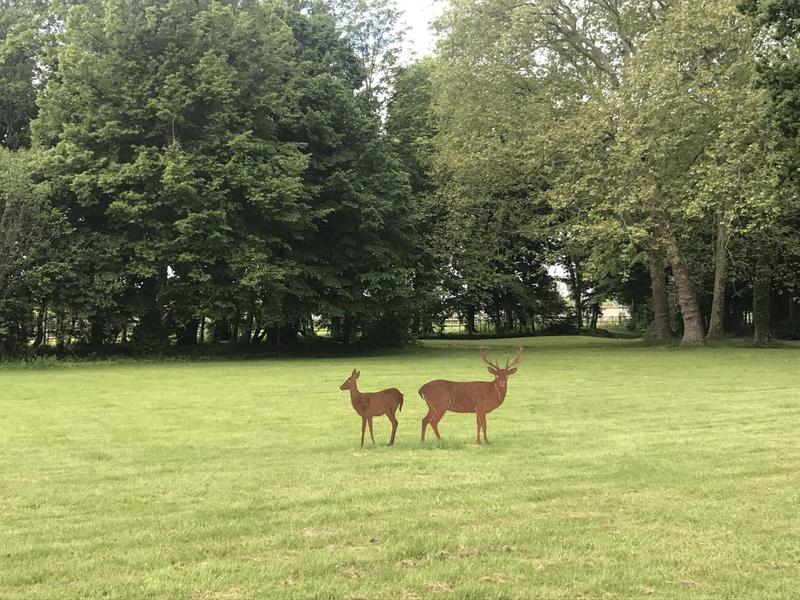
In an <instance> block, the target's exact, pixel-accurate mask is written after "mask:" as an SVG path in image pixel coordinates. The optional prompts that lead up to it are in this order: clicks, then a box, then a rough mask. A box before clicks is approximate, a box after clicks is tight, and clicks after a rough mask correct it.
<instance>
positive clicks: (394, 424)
mask: <svg viewBox="0 0 800 600" xmlns="http://www.w3.org/2000/svg"><path fill="white" fill-rule="evenodd" d="M386 416H387V417H389V421H391V423H392V437H391V438H390V439H389V445H390V446H394V434H395V433H397V417H395V416H394V412H392V411H389V412H387V413H386Z"/></svg>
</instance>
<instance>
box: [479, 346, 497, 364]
mask: <svg viewBox="0 0 800 600" xmlns="http://www.w3.org/2000/svg"><path fill="white" fill-rule="evenodd" d="M487 352H489V349H488V348H487V347H486V346H482V347H481V358H482V359H483V362H485V363H486V364H487V365H489V366H490V367H494V368H495V369H499V368H500V366H499V365H497V364H495V363H493V362H492V361H490V360H489V357H488V356H486V353H487Z"/></svg>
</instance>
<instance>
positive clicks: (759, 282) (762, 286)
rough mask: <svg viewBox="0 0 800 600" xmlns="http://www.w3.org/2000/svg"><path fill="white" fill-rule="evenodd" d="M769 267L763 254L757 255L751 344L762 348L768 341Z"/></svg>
mask: <svg viewBox="0 0 800 600" xmlns="http://www.w3.org/2000/svg"><path fill="white" fill-rule="evenodd" d="M769 300H770V269H769V263H768V262H767V260H766V258H764V257H763V256H759V257H758V262H757V263H756V270H755V274H754V277H753V326H754V329H755V333H754V335H753V345H754V346H756V347H757V348H763V347H764V346H766V345H767V344H768V343H769V339H770V331H769V317H770V314H769Z"/></svg>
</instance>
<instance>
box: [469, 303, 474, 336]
mask: <svg viewBox="0 0 800 600" xmlns="http://www.w3.org/2000/svg"><path fill="white" fill-rule="evenodd" d="M473 333H475V307H474V306H468V307H467V334H468V335H472V334H473Z"/></svg>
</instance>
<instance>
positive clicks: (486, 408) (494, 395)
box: [419, 346, 523, 444]
mask: <svg viewBox="0 0 800 600" xmlns="http://www.w3.org/2000/svg"><path fill="white" fill-rule="evenodd" d="M487 352H488V349H487V348H481V357H482V358H483V361H484V362H485V363H486V364H487V365H489V373H491V374H492V375H494V381H446V380H444V379H435V380H433V381H429V382H428V383H426V384H425V385H423V386H422V387H421V388H419V395H420V396H422V399H423V400H425V403H426V404H427V405H428V414H427V415H425V417H423V419H422V441H423V442H424V441H425V430H426V429H427V428H428V425H430V426H431V428H432V429H433V433H435V434H436V438H437V439H442V437H441V436H440V435H439V421H441V420H442V417H443V416H444V413H446V412H447V411H448V410H449V411H452V412H457V413H475V416H476V418H477V421H478V434H477V438H476V440H477V442H478V444H480V443H481V430H483V440H484V441H485V442H486V443H487V444H488V443H489V438H488V437H487V435H486V415H487V414H488V413H490V412H492V411H493V410H494V409H495V408H497V407H498V406H500V405H501V404H502V403H503V400H505V399H506V388H507V387H508V378H509V377H510V376H511V375H513V374H514V373H516V372H517V369H516V366H517V365H518V364H519V363H520V362H521V361H522V352H523V348H522V346H518V347H517V355H516V356H515V357H514V358H513V359H512V360H507V361H506V366H505V368H503V369H501V368H500V366H499V365H498V364H497V363H493V362H492V361H490V360H489V358H488V356H487Z"/></svg>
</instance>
